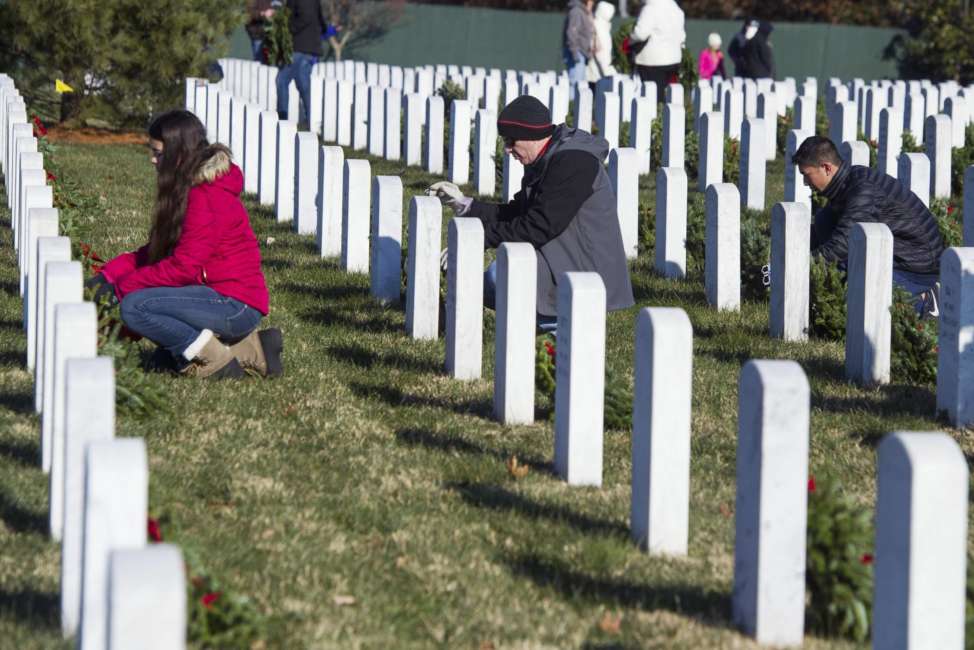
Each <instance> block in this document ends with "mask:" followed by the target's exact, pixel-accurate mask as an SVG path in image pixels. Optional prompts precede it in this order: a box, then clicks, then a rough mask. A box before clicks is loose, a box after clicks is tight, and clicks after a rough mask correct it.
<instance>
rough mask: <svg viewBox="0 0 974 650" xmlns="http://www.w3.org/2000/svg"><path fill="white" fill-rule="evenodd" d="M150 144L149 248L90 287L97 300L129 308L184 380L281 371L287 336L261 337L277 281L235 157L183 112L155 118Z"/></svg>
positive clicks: (115, 264) (130, 323)
mask: <svg viewBox="0 0 974 650" xmlns="http://www.w3.org/2000/svg"><path fill="white" fill-rule="evenodd" d="M149 147H150V149H151V150H152V163H153V164H154V165H155V167H156V173H157V176H156V178H157V191H156V202H155V207H154V209H153V218H152V227H151V229H150V230H149V241H148V243H146V244H145V245H144V246H142V247H141V248H139V249H138V250H136V251H132V252H129V253H123V254H121V255H119V256H117V257H115V258H114V259H112V260H111V261H109V262H108V263H107V264H105V266H104V267H103V268H102V270H101V271H100V272H99V273H98V274H97V275H96V276H94V277H93V278H91V279H90V280H88V282H87V283H86V284H87V286H88V287H89V288H94V289H95V291H96V293H95V298H96V300H99V299H100V298H101V297H105V298H107V299H108V300H109V301H121V316H122V323H123V324H124V325H125V326H126V327H127V328H129V329H130V330H132V331H133V332H135V333H136V334H139V335H141V336H143V337H145V338H147V339H149V340H150V341H152V342H154V343H156V344H157V345H158V346H159V347H160V349H161V351H162V356H164V357H166V358H167V360H168V361H169V362H170V364H169V365H171V366H173V367H174V368H175V369H177V370H179V371H180V372H181V373H182V374H183V375H184V376H195V377H209V378H234V379H236V378H241V377H243V376H244V374H245V371H249V372H251V373H254V374H259V375H261V376H273V375H279V374H281V373H282V371H283V367H282V363H281V352H282V350H283V340H282V336H281V332H280V330H278V329H269V330H264V331H260V332H258V331H257V327H258V325H260V321H261V318H262V317H263V316H266V315H267V313H268V302H269V301H268V293H267V284H266V282H265V281H264V274H263V272H262V271H261V268H260V250H259V248H258V244H257V237H256V236H255V235H254V231H253V230H252V229H251V227H250V219H249V217H248V215H247V210H246V208H244V206H243V203H241V202H240V193H241V192H242V191H243V174H242V173H241V171H240V168H239V167H237V166H236V165H234V164H233V161H232V159H231V153H230V150H229V149H227V148H226V147H225V146H223V145H221V144H213V145H211V144H210V143H209V142H207V140H206V128H205V127H204V126H203V124H202V123H201V122H200V121H199V119H198V118H197V117H196V116H195V115H193V114H192V113H190V112H189V111H182V110H178V111H170V112H168V113H164V114H163V115H160V116H159V117H158V118H156V119H155V121H153V123H152V125H151V126H150V127H149Z"/></svg>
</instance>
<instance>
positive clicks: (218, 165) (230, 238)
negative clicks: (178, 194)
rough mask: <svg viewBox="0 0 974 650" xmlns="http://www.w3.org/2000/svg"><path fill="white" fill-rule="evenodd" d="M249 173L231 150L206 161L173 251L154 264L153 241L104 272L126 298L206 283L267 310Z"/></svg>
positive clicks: (263, 312) (190, 192)
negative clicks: (247, 194) (246, 191)
mask: <svg viewBox="0 0 974 650" xmlns="http://www.w3.org/2000/svg"><path fill="white" fill-rule="evenodd" d="M243 182H244V181H243V174H242V173H241V172H240V169H239V168H238V167H237V166H236V165H234V164H233V162H232V161H231V159H230V155H229V153H228V152H227V151H225V150H218V151H217V153H215V154H214V155H213V156H212V157H211V158H210V159H209V160H207V161H206V162H204V163H203V165H202V167H201V168H200V171H199V172H198V173H197V178H196V184H195V185H194V186H193V187H192V188H191V189H190V191H189V198H188V200H187V204H186V219H185V220H184V221H183V230H182V233H181V234H180V237H179V241H178V242H176V246H175V248H174V249H173V252H172V254H171V255H169V256H168V257H165V258H163V259H161V260H159V261H158V262H156V263H155V264H149V262H148V254H149V246H148V244H146V245H145V246H143V247H142V248H140V249H138V250H137V251H134V252H130V253H123V254H121V255H119V256H118V257H116V258H114V259H113V260H111V261H110V262H108V263H107V264H106V265H105V266H104V268H102V270H101V273H102V275H104V276H105V279H106V280H108V281H109V282H111V283H112V284H113V285H115V293H116V295H117V296H118V299H119V300H121V299H122V298H124V297H125V296H127V295H128V294H130V293H134V292H136V291H139V290H141V289H149V288H152V287H186V286H192V285H201V284H202V285H206V286H208V287H210V288H212V289H213V290H214V291H216V292H217V293H219V294H221V295H223V296H227V297H229V298H236V299H237V300H239V301H241V302H243V303H246V304H248V305H250V306H251V307H253V308H254V309H256V310H257V311H259V312H260V313H262V314H264V315H265V316H266V315H267V311H268V295H267V284H266V283H265V282H264V274H263V273H262V272H261V270H260V249H259V248H258V245H257V237H256V236H255V235H254V231H253V230H252V229H251V227H250V219H249V217H248V216H247V210H246V208H244V206H243V204H242V203H241V202H240V193H241V192H242V191H243Z"/></svg>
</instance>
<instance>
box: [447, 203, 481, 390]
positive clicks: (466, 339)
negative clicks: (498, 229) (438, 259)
mask: <svg viewBox="0 0 974 650" xmlns="http://www.w3.org/2000/svg"><path fill="white" fill-rule="evenodd" d="M447 249H448V254H447V273H446V371H447V372H448V373H449V374H450V376H451V377H453V378H454V379H480V374H481V366H482V365H483V358H482V357H483V350H482V348H483V338H484V334H483V329H484V328H483V318H484V227H483V224H482V223H481V221H480V219H463V218H455V219H452V220H450V225H449V230H448V232H447Z"/></svg>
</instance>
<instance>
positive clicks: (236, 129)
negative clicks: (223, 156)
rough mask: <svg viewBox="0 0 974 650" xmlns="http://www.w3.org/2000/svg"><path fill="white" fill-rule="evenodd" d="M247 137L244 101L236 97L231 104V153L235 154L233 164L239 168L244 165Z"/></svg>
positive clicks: (229, 144) (229, 145)
mask: <svg viewBox="0 0 974 650" xmlns="http://www.w3.org/2000/svg"><path fill="white" fill-rule="evenodd" d="M246 136H247V131H246V125H245V124H244V101H243V100H242V99H239V98H237V97H234V98H233V100H232V101H231V102H230V142H229V143H227V146H228V147H230V152H231V153H232V154H233V162H234V163H236V164H237V165H238V166H241V165H243V161H244V147H245V145H246V143H245V141H244V139H245V138H246Z"/></svg>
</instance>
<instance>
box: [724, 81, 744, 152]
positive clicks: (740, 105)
mask: <svg viewBox="0 0 974 650" xmlns="http://www.w3.org/2000/svg"><path fill="white" fill-rule="evenodd" d="M720 110H721V113H723V114H724V133H725V134H726V135H727V137H728V138H730V139H732V140H740V139H741V124H742V123H743V122H744V95H743V94H742V93H740V92H738V91H736V90H733V89H728V90H725V91H724V101H723V102H722V103H721V106H720Z"/></svg>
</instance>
